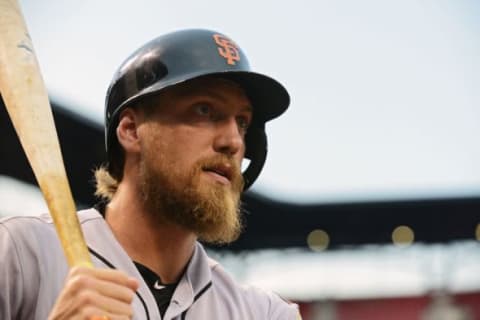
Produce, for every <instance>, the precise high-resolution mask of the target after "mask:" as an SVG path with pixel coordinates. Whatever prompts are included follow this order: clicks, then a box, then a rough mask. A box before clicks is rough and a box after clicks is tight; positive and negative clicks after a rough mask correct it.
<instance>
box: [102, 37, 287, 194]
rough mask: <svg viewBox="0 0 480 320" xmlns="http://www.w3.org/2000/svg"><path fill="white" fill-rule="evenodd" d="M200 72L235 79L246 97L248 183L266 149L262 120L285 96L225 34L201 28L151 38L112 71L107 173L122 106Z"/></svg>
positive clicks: (282, 105) (280, 108) (275, 112)
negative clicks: (250, 111) (249, 107)
mask: <svg viewBox="0 0 480 320" xmlns="http://www.w3.org/2000/svg"><path fill="white" fill-rule="evenodd" d="M204 76H215V77H216V76H218V77H220V78H224V79H228V80H231V81H234V82H235V83H237V84H238V85H240V87H241V88H242V89H243V90H244V91H245V93H246V95H247V97H248V98H249V99H250V102H251V104H252V108H253V119H252V124H251V125H250V127H249V129H248V131H247V134H246V137H245V144H246V151H245V158H247V159H249V160H250V163H249V165H248V167H247V168H246V169H245V171H244V172H243V177H244V179H245V190H246V189H247V188H248V187H250V186H251V185H252V183H253V182H254V181H255V179H256V178H257V177H258V175H259V174H260V171H261V170H262V168H263V165H264V163H265V159H266V155H267V137H266V134H265V122H267V121H268V120H271V119H273V118H276V117H278V116H279V115H281V114H282V113H283V112H284V111H285V110H286V109H287V108H288V105H289V103H290V98H289V95H288V92H287V91H286V89H285V88H284V87H283V86H282V85H281V84H280V83H279V82H277V81H276V80H274V79H272V78H270V77H268V76H265V75H263V74H259V73H255V72H252V71H251V69H250V65H249V63H248V60H247V57H246V56H245V54H244V53H243V51H242V50H241V49H240V47H239V46H238V45H237V44H236V43H235V42H233V41H232V40H231V39H230V38H228V37H227V36H225V35H223V34H221V33H218V32H215V31H210V30H202V29H191V30H182V31H177V32H173V33H169V34H166V35H164V36H160V37H158V38H156V39H153V40H151V41H150V42H148V43H147V44H145V45H144V46H142V47H141V48H139V49H138V50H137V51H135V52H134V53H133V54H132V55H131V56H130V57H129V58H128V59H127V60H126V61H125V62H123V63H122V65H121V66H120V68H119V69H118V71H117V72H116V73H115V75H114V77H113V80H112V82H111V84H110V87H109V89H108V92H107V97H106V104H105V144H106V148H107V156H108V162H109V171H110V173H114V171H115V168H114V166H115V157H116V156H117V155H118V153H117V151H118V150H119V143H118V140H117V136H116V133H115V131H116V128H117V126H118V120H119V119H118V117H119V115H120V113H121V111H122V110H123V109H124V108H125V107H126V106H128V105H131V104H132V103H134V102H138V101H139V100H140V99H143V98H145V97H148V96H151V95H154V94H157V93H158V92H159V91H161V90H163V89H165V88H168V87H171V86H174V85H177V84H180V83H182V82H185V81H188V80H192V79H195V78H199V77H204ZM117 169H118V168H117ZM114 176H115V175H114Z"/></svg>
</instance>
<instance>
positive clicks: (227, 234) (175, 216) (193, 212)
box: [139, 154, 243, 244]
mask: <svg viewBox="0 0 480 320" xmlns="http://www.w3.org/2000/svg"><path fill="white" fill-rule="evenodd" d="M150 159H152V157H149V154H146V155H142V159H141V161H140V172H139V181H140V190H141V196H142V198H143V200H144V204H145V207H146V208H147V210H148V211H149V212H151V213H152V214H153V215H154V217H155V220H156V221H158V223H165V222H167V223H174V224H177V225H180V226H183V227H185V228H187V229H188V230H191V231H193V232H194V233H195V234H196V235H197V236H198V238H199V239H200V240H202V241H205V242H207V243H215V244H225V243H230V242H232V241H234V240H236V239H237V238H238V236H239V235H240V233H241V231H242V221H241V209H240V193H241V191H242V190H243V177H242V175H241V173H240V169H239V166H238V165H237V164H236V163H234V161H232V160H228V159H227V158H226V157H225V156H217V157H214V158H209V159H202V160H199V161H198V162H197V163H196V164H195V165H194V167H193V168H192V169H191V170H190V171H188V172H185V171H184V170H183V171H182V170H179V168H176V167H175V165H174V164H172V162H169V161H168V160H167V159H165V157H162V156H160V159H158V158H157V159H155V160H154V161H155V162H153V160H150ZM225 162H228V163H229V164H230V165H232V168H234V169H235V170H233V171H234V174H233V175H232V178H231V179H230V182H231V184H230V186H225V185H221V184H217V183H216V182H214V183H202V182H201V180H202V179H201V175H202V174H203V168H205V167H211V166H215V165H216V164H219V163H225ZM152 163H155V165H156V168H155V167H153V166H152Z"/></svg>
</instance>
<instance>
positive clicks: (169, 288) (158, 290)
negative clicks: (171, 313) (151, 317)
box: [134, 261, 178, 318]
mask: <svg viewBox="0 0 480 320" xmlns="http://www.w3.org/2000/svg"><path fill="white" fill-rule="evenodd" d="M134 263H135V266H136V267H137V269H138V271H139V272H140V274H141V275H142V277H143V280H145V283H146V284H147V285H148V287H149V288H150V291H151V292H152V294H153V296H154V297H155V301H156V302H157V306H158V309H159V310H160V314H161V315H162V318H163V316H164V315H165V311H167V308H168V305H169V304H170V300H171V299H172V296H173V292H174V291H175V288H176V287H177V284H178V283H170V284H164V283H163V282H162V279H160V277H159V276H157V274H156V273H155V272H153V271H152V270H150V269H149V268H147V267H146V266H144V265H142V264H140V263H138V262H135V261H134Z"/></svg>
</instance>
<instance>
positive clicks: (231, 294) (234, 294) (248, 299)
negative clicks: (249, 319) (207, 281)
mask: <svg viewBox="0 0 480 320" xmlns="http://www.w3.org/2000/svg"><path fill="white" fill-rule="evenodd" d="M210 265H211V269H212V285H214V286H215V289H216V290H218V291H219V292H220V293H221V294H222V295H223V296H224V297H227V299H230V300H231V301H235V300H240V306H242V305H243V306H244V307H245V308H247V309H249V310H250V311H251V312H253V314H254V315H256V317H258V318H262V319H272V320H273V319H278V320H297V319H300V317H299V313H298V306H297V305H296V304H294V303H290V302H288V301H286V300H284V299H282V298H281V297H280V296H279V295H277V294H276V293H274V292H271V291H268V290H264V289H261V288H258V287H255V286H251V285H243V284H240V283H238V282H237V281H235V280H234V279H233V278H232V277H231V276H230V274H228V272H227V271H226V270H225V269H224V268H223V267H222V266H221V265H220V264H219V263H218V262H216V261H215V260H212V259H210ZM236 303H238V302H236Z"/></svg>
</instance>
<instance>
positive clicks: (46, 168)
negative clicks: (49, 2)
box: [0, 0, 91, 266]
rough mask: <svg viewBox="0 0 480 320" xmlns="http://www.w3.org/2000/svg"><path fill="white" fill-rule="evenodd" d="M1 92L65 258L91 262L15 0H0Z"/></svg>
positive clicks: (50, 116) (87, 263) (45, 97)
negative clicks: (53, 223)
mask: <svg viewBox="0 0 480 320" xmlns="http://www.w3.org/2000/svg"><path fill="white" fill-rule="evenodd" d="M0 35H1V36H0V92H1V94H2V98H3V100H4V102H5V106H6V108H7V111H8V114H9V116H10V118H11V120H12V123H13V126H14V128H15V130H16V132H17V135H18V137H19V139H20V142H21V144H22V147H23V149H24V151H25V153H26V155H27V158H28V161H29V162H30V165H31V166H32V169H33V172H34V174H35V177H36V179H37V181H38V184H39V186H40V189H41V190H42V192H43V195H44V197H45V200H46V202H47V205H48V208H49V210H50V213H51V215H52V217H53V220H54V222H55V226H56V229H57V233H58V235H59V238H60V241H61V243H62V246H63V249H64V252H65V255H66V257H67V261H68V264H69V265H70V266H74V265H85V266H91V261H90V256H89V253H88V250H87V247H86V245H85V241H84V239H83V235H82V233H81V229H80V225H79V222H78V218H77V215H76V208H75V204H74V201H73V197H72V194H71V191H70V186H69V184H68V180H67V175H66V172H65V167H64V163H63V159H62V155H61V151H60V145H59V142H58V137H57V133H56V129H55V124H54V121H53V116H52V111H51V107H50V103H49V100H48V94H47V91H46V89H45V85H44V82H43V79H42V76H41V73H40V68H39V66H38V62H37V58H36V55H35V51H34V49H33V44H32V41H31V39H30V36H29V34H28V32H27V27H26V25H25V22H24V19H23V16H22V13H21V10H20V7H19V5H18V3H17V1H16V0H0Z"/></svg>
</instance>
